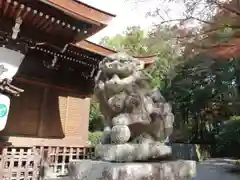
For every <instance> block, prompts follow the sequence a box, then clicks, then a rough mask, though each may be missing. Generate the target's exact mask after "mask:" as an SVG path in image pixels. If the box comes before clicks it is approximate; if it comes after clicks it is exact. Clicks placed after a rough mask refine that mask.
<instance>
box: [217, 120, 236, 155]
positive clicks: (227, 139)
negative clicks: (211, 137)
mask: <svg viewBox="0 0 240 180" xmlns="http://www.w3.org/2000/svg"><path fill="white" fill-rule="evenodd" d="M216 150H217V153H218V154H219V155H220V156H228V157H237V158H239V157H240V153H239V152H240V117H234V118H233V119H232V120H229V121H228V122H227V123H226V124H224V125H223V126H222V127H221V131H220V133H219V135H217V137H216Z"/></svg>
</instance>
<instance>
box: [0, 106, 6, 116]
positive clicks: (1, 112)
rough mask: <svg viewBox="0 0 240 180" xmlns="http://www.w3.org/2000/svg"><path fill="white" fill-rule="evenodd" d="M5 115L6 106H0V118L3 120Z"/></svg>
mask: <svg viewBox="0 0 240 180" xmlns="http://www.w3.org/2000/svg"><path fill="white" fill-rule="evenodd" d="M6 114H7V106H6V105H5V104H0V118H3V117H4V116H6Z"/></svg>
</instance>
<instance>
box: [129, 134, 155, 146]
mask: <svg viewBox="0 0 240 180" xmlns="http://www.w3.org/2000/svg"><path fill="white" fill-rule="evenodd" d="M152 142H155V140H154V138H153V137H152V136H151V135H150V134H148V133H142V134H141V135H140V136H138V137H136V138H134V139H133V140H132V143H134V144H142V143H152Z"/></svg>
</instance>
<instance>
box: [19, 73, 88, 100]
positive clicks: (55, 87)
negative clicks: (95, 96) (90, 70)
mask: <svg viewBox="0 0 240 180" xmlns="http://www.w3.org/2000/svg"><path fill="white" fill-rule="evenodd" d="M14 80H16V81H18V82H23V83H27V84H33V85H37V86H43V87H48V88H52V89H58V90H63V91H67V92H70V93H73V94H77V95H82V94H83V93H82V92H81V91H79V90H76V89H71V88H67V87H62V86H57V85H53V84H50V83H44V82H41V80H39V79H36V80H35V79H34V80H28V79H25V78H23V77H15V78H14ZM82 96H83V98H88V97H91V96H92V94H86V95H82Z"/></svg>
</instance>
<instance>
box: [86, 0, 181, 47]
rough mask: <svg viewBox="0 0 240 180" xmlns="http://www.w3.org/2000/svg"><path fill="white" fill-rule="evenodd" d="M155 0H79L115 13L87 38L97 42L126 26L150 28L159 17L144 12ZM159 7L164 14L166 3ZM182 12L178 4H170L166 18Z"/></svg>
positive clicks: (153, 6) (152, 6)
mask: <svg viewBox="0 0 240 180" xmlns="http://www.w3.org/2000/svg"><path fill="white" fill-rule="evenodd" d="M135 1H136V0H135ZM157 1H158V0H150V1H148V3H145V2H143V3H135V2H134V0H128V1H126V0H81V2H84V3H87V4H89V5H91V6H93V7H95V8H98V9H101V10H104V11H107V12H109V13H112V14H115V15H116V17H115V18H114V19H113V20H112V21H111V22H110V23H109V25H108V26H107V27H106V28H104V29H103V30H102V31H100V32H99V33H97V34H95V35H94V36H92V37H90V38H89V39H88V40H90V41H92V42H95V43H98V42H99V41H100V40H101V39H102V38H103V37H105V36H114V35H116V34H118V33H122V32H123V31H124V30H125V29H126V28H127V27H128V26H133V25H139V26H140V27H142V28H143V29H148V28H150V27H151V25H152V24H153V23H154V22H155V21H159V19H156V18H149V17H148V18H147V17H146V13H147V12H149V11H150V10H153V9H154V8H156V6H157V5H158V2H159V1H158V2H157ZM168 5H169V4H168ZM161 9H162V10H163V12H162V13H163V14H164V15H166V13H165V10H166V9H167V8H166V5H163V4H161ZM182 12H183V9H182V8H181V6H180V5H179V4H172V5H171V10H170V12H169V13H168V17H167V18H171V19H172V18H179V17H181V13H182ZM164 18H166V17H164Z"/></svg>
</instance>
